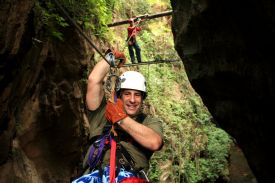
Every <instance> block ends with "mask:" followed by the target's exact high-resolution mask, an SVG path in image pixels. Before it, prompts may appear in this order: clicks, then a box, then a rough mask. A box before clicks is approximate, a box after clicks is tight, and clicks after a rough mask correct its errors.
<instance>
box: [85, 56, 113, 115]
mask: <svg viewBox="0 0 275 183" xmlns="http://www.w3.org/2000/svg"><path fill="white" fill-rule="evenodd" d="M109 69H110V65H109V64H108V63H107V62H106V61H105V60H103V59H102V60H101V61H100V62H98V63H97V64H96V65H95V67H94V69H93V70H92V72H91V73H90V75H89V77H88V86H87V93H86V103H87V107H88V109H89V110H92V111H93V110H96V109H97V108H98V107H99V105H100V103H101V101H102V99H103V96H104V89H103V80H104V77H105V76H106V75H107V73H108V71H109Z"/></svg>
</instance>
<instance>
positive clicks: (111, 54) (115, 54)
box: [105, 49, 126, 67]
mask: <svg viewBox="0 0 275 183" xmlns="http://www.w3.org/2000/svg"><path fill="white" fill-rule="evenodd" d="M105 58H106V60H107V62H108V64H109V65H110V66H111V67H115V66H117V67H121V66H122V65H123V64H125V62H126V57H125V55H124V53H122V52H120V51H117V50H113V51H112V50H111V49H108V50H107V51H106V53H105ZM117 60H118V61H117Z"/></svg>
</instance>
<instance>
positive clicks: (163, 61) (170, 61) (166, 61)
mask: <svg viewBox="0 0 275 183" xmlns="http://www.w3.org/2000/svg"><path fill="white" fill-rule="evenodd" d="M180 61H181V60H155V61H148V62H139V63H133V64H124V65H122V66H121V67H131V66H136V65H149V64H159V63H173V62H180Z"/></svg>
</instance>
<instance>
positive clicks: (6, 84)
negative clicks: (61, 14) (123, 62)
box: [0, 0, 92, 183]
mask: <svg viewBox="0 0 275 183" xmlns="http://www.w3.org/2000/svg"><path fill="white" fill-rule="evenodd" d="M35 3H37V2H35V1H33V0H21V1H14V0H4V1H1V2H0V7H1V8H0V60H1V62H0V70H1V73H0V84H1V85H0V101H1V104H0V105H1V106H0V180H1V181H0V182H28V183H39V182H69V181H70V178H72V177H74V176H76V175H77V173H78V172H77V171H78V165H79V163H80V160H81V158H82V149H81V147H82V145H83V143H84V142H85V140H87V129H86V128H85V124H87V123H85V122H87V121H85V119H86V118H85V113H84V107H85V105H84V102H83V98H84V97H83V93H84V92H83V91H85V89H84V88H83V86H85V85H86V84H85V83H83V82H81V79H83V78H86V76H85V75H84V74H85V72H86V69H87V63H88V60H89V59H90V58H89V57H90V56H91V54H92V53H89V52H88V51H87V46H86V45H85V41H84V40H83V39H82V37H81V36H80V35H78V34H77V33H76V32H75V31H74V29H73V28H72V27H67V28H64V29H60V31H61V32H62V33H63V35H64V41H60V40H58V39H53V38H52V37H49V34H48V32H47V31H46V30H45V26H44V25H43V16H42V15H41V12H39V11H37V9H36V4H35Z"/></svg>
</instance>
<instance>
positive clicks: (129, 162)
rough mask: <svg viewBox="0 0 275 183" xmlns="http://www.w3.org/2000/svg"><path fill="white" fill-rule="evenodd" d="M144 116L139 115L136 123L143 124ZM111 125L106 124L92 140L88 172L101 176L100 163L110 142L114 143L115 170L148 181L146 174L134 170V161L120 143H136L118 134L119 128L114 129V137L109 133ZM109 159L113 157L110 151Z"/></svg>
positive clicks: (126, 135)
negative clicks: (115, 133) (129, 173)
mask: <svg viewBox="0 0 275 183" xmlns="http://www.w3.org/2000/svg"><path fill="white" fill-rule="evenodd" d="M145 117H146V116H145V115H139V116H138V117H137V121H139V122H143V120H144V119H145ZM111 128H112V125H110V124H108V122H107V123H106V125H105V127H104V130H103V133H102V134H101V135H100V136H97V137H96V138H93V141H94V142H93V143H92V145H91V147H90V149H89V154H88V160H87V161H88V162H87V164H88V167H86V168H89V172H92V171H94V170H99V174H100V175H102V172H103V168H104V167H102V166H101V163H102V162H103V158H104V155H105V153H106V151H107V150H110V149H111V146H112V145H113V144H112V140H114V141H115V142H116V148H115V150H116V154H115V165H116V166H115V167H116V170H120V168H123V169H125V170H127V171H130V172H131V173H133V174H135V175H136V176H137V177H139V178H142V179H145V180H148V177H147V175H146V173H145V172H144V171H143V170H140V169H136V168H135V164H136V163H135V161H134V159H133V158H132V156H131V155H130V153H129V152H128V151H127V149H126V148H125V147H124V146H123V145H122V144H121V143H120V142H121V141H125V142H128V143H132V144H134V143H136V142H135V141H134V140H133V138H132V137H131V136H129V135H128V134H126V133H120V132H119V131H120V130H119V128H116V131H117V132H118V134H121V135H118V136H114V135H113V134H112V133H111ZM110 153H111V154H110V158H111V157H112V156H114V154H112V149H111V152H110ZM110 171H111V165H110ZM117 174H118V171H116V173H115V175H114V176H115V177H117Z"/></svg>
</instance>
